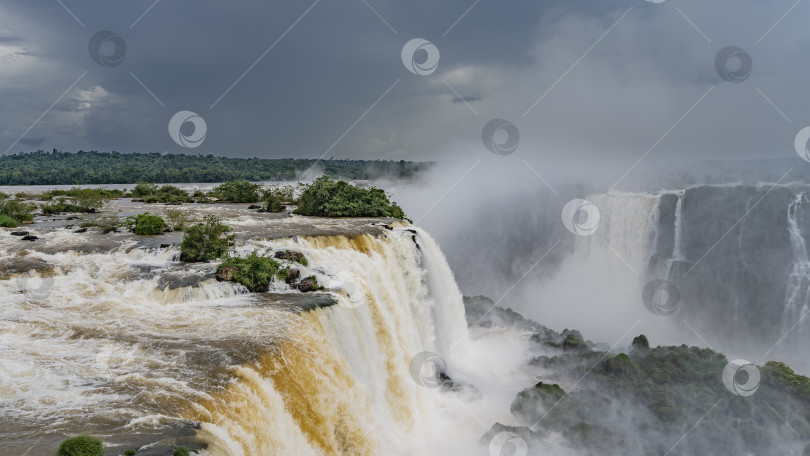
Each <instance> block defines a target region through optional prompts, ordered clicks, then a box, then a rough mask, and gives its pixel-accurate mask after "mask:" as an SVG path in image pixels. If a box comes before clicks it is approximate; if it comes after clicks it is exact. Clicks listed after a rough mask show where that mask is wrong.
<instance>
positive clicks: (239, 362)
mask: <svg viewBox="0 0 810 456" xmlns="http://www.w3.org/2000/svg"><path fill="white" fill-rule="evenodd" d="M10 239H11V238H9V237H2V238H0V244H2V245H0V247H4V246H5V245H6V244H3V243H4V242H7V241H8V242H11V241H13V240H14V239H11V240H10ZM8 245H11V244H8ZM281 249H295V250H298V251H301V252H303V253H304V255H305V256H306V258H307V259H308V265H307V266H303V265H297V267H299V268H300V269H301V273H302V276H315V277H316V278H317V280H318V283H319V284H322V285H324V286H325V287H326V288H327V291H326V292H321V293H320V294H318V293H316V294H314V295H310V294H307V295H303V294H301V293H300V292H297V291H292V290H289V289H288V288H286V287H285V286H284V284H283V283H281V282H278V283H274V284H272V286H271V287H270V288H271V292H270V293H259V294H250V293H247V290H245V289H244V287H242V286H241V285H238V284H234V283H230V282H217V281H214V280H213V279H211V278H210V277H211V274H212V272H213V268H214V266H215V265H213V264H198V265H186V264H181V263H178V262H177V255H178V251H177V249H174V248H169V249H144V248H136V247H135V246H134V245H132V244H125V245H122V246H121V247H120V248H117V249H114V250H112V251H106V252H96V253H88V252H77V251H59V252H54V253H48V252H47V249H43V251H28V252H27V254H28V255H29V256H30V257H32V258H33V259H32V261H34V260H35V261H38V262H41V263H42V264H47V265H49V266H48V269H41V270H40V271H39V272H31V273H25V274H16V275H15V274H12V275H7V276H4V277H2V278H0V298H2V300H3V303H4V305H5V306H6V307H5V308H4V312H3V318H2V319H0V329H2V331H0V349H2V350H3V351H4V357H3V358H2V360H0V399H1V400H2V402H0V411H2V412H3V414H4V416H5V415H8V416H13V420H14V422H15V423H17V424H15V427H14V428H12V429H11V430H8V429H6V430H4V429H0V438H2V439H3V441H4V442H6V444H7V448H11V449H15V451H16V449H19V451H20V452H24V451H25V449H26V445H27V444H28V443H30V442H31V441H36V440H37V439H36V437H38V436H39V435H41V432H42V425H43V423H48V427H49V432H50V433H53V434H54V435H55V436H54V437H53V438H51V437H49V439H51V441H50V443H49V444H50V446H48V448H52V447H53V445H54V444H55V442H56V441H57V440H58V439H59V438H60V437H59V436H63V435H70V434H72V433H77V432H87V433H93V434H96V435H100V436H102V437H103V438H105V440H108V439H109V441H111V442H112V443H110V445H112V446H111V448H121V449H123V448H125V447H129V446H131V442H132V440H129V441H127V439H128V438H129V439H132V438H135V436H143V437H142V439H143V440H142V442H143V443H149V442H154V441H155V440H154V438H153V437H149V436H161V438H164V440H165V439H168V440H166V441H167V442H185V441H188V439H190V438H194V439H196V440H195V441H196V442H202V443H203V444H204V445H205V446H206V449H205V450H204V452H205V453H204V454H207V455H212V456H214V455H216V456H240V455H255V454H273V455H324V454H330V455H331V454H340V455H354V454H412V455H416V454H420V455H421V454H445V453H447V452H449V451H453V450H454V449H459V448H465V449H466V450H465V451H468V452H476V451H482V450H481V449H480V448H481V447H480V446H479V443H478V440H479V438H480V436H481V435H482V434H483V433H484V432H485V431H486V430H488V429H487V428H481V427H480V426H481V425H480V423H481V422H482V421H483V422H485V423H493V422H495V421H500V422H509V420H510V419H511V414H510V413H509V403H510V401H511V399H512V398H513V397H514V395H515V394H516V393H517V391H520V390H521V389H522V388H525V387H526V386H527V385H528V384H531V382H532V381H533V377H532V376H531V375H530V374H524V373H520V374H519V375H518V374H514V375H512V374H509V372H513V371H514V370H515V369H516V368H515V366H518V365H523V364H522V363H525V361H526V358H525V357H526V356H529V355H528V354H527V353H526V354H524V353H523V350H524V349H525V348H526V347H525V345H524V343H525V342H524V340H523V339H522V338H521V339H520V340H519V341H518V342H515V340H516V338H514V337H512V338H505V336H504V335H503V334H496V335H495V336H492V337H494V338H491V339H487V340H486V341H484V340H483V339H482V340H476V339H471V338H470V335H469V334H468V330H467V324H466V321H465V317H464V307H463V301H462V296H461V293H460V291H459V290H458V287H457V286H456V284H455V281H454V278H453V274H452V272H451V270H450V268H449V266H448V265H447V262H446V261H445V258H444V255H443V254H442V252H441V251H440V249H439V247H438V245H437V244H436V243H435V242H434V240H433V239H432V238H431V237H430V236H429V235H428V234H427V233H425V232H424V231H423V230H421V229H418V228H414V227H411V226H410V225H404V224H403V225H397V226H395V227H394V228H393V229H392V230H386V231H385V232H383V233H382V234H376V235H372V234H358V233H355V234H345V235H344V234H341V235H331V236H327V235H323V236H315V237H304V236H298V237H292V238H283V239H274V240H258V239H251V240H249V241H246V242H244V243H242V244H240V245H239V246H238V247H237V253H239V254H247V253H250V252H252V251H259V252H262V253H268V254H269V253H271V252H272V251H276V250H281ZM22 276H24V277H25V281H24V282H25V283H23V285H24V286H23V287H22V288H25V290H23V292H22V293H20V292H19V291H17V290H18V289H20V288H21V287H20V281H19V280H18V279H19V277H22ZM46 283H47V285H48V286H47V287H44V286H42V287H41V284H46ZM45 288H47V290H46V289H45ZM40 289H41V291H42V293H41V294H40V295H36V294H35V293H34V292H35V291H37V290H40ZM326 293H328V296H331V297H332V298H333V299H335V300H336V302H337V304H335V305H327V306H321V307H312V306H310V305H309V304H307V305H304V304H300V303H301V302H306V303H309V302H310V301H302V300H308V299H315V297H316V296H318V295H321V296H327V294H326ZM301 306H304V307H301ZM302 309H306V310H302ZM510 337H511V336H510ZM504 344H505V345H508V350H503V351H501V348H499V347H502V345H504ZM509 344H511V345H509ZM424 352H429V353H433V354H435V355H436V356H438V357H440V358H441V360H442V361H441V364H442V367H443V372H442V374H443V375H446V376H447V377H448V378H449V379H452V382H453V383H452V384H453V387H452V388H450V389H448V387H443V388H430V387H426V386H423V384H422V383H420V381H419V380H420V379H419V378H414V370H413V366H411V363H412V360H413V359H414V358H415V357H416V358H417V359H418V356H417V355H420V354H422V353H424ZM504 354H507V356H504ZM518 358H519V359H518ZM498 366H502V367H503V369H504V371H505V372H506V373H507V374H506V375H505V376H501V377H499V379H500V380H499V384H497V385H494V384H488V382H489V383H492V382H491V380H490V379H489V375H490V374H491V369H493V368H497V367H498ZM416 372H417V373H418V374H419V375H422V371H420V370H419V366H417V370H416ZM425 375H430V374H429V373H427V374H425ZM510 375H511V376H510ZM505 379H506V380H505ZM509 379H511V380H509ZM510 381H511V382H512V383H510ZM504 382H505V383H504ZM505 385H506V386H505ZM492 392H494V393H493V394H490V393H492ZM488 397H491V398H492V399H491V400H490V399H488ZM493 404H497V406H496V405H493ZM87 410H91V412H82V411H87ZM470 410H474V411H475V414H474V415H471V412H470ZM77 413H82V416H83V418H82V423H81V426H80V427H79V424H80V423H77V422H76V421H75V419H73V418H72V417H74V416H75V415H76V414H77ZM4 419H5V418H4ZM448 423H456V425H455V426H451V427H452V429H451V430H449V431H448V429H447V426H448ZM487 426H488V425H487ZM113 428H114V429H119V431H117V432H115V433H112V434H110V433H109V430H110V429H113ZM120 429H123V430H124V431H120ZM5 432H11V433H12V434H5ZM448 436H450V437H448ZM139 438H141V437H139ZM150 439H151V440H150ZM122 440H123V441H124V442H126V443H115V442H116V441H118V442H120V441H122ZM48 442H49V440H44V441H43V443H48ZM149 444H151V443H149ZM115 445H121V446H120V447H116V446H115ZM125 445H126V446H125ZM43 451H45V450H43ZM116 451H117V450H116Z"/></svg>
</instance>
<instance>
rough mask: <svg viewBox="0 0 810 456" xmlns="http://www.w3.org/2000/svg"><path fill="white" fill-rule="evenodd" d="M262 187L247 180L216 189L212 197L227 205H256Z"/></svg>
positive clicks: (226, 183) (221, 185)
mask: <svg viewBox="0 0 810 456" xmlns="http://www.w3.org/2000/svg"><path fill="white" fill-rule="evenodd" d="M261 188H262V186H261V185H259V184H254V183H252V182H249V181H246V180H237V181H230V182H225V183H223V184H220V185H217V186H216V187H214V190H212V191H211V196H213V197H214V198H217V199H219V200H220V201H224V202H227V203H255V202H257V201H259V192H260V191H261Z"/></svg>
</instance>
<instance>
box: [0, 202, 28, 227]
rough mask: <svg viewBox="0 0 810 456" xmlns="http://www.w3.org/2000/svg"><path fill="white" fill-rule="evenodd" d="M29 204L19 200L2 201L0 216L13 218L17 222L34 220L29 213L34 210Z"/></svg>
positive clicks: (0, 203)
mask: <svg viewBox="0 0 810 456" xmlns="http://www.w3.org/2000/svg"><path fill="white" fill-rule="evenodd" d="M34 207H35V206H34V205H33V204H31V203H25V202H23V201H20V200H16V199H12V200H4V201H0V214H5V215H6V216H8V217H10V218H13V219H14V220H16V221H17V222H30V221H31V220H33V219H34V216H33V215H31V211H32V210H33V209H34Z"/></svg>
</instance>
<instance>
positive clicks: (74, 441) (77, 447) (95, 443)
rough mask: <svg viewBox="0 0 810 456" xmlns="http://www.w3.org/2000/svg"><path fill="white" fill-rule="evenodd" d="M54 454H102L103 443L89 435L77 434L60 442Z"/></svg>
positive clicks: (57, 455)
mask: <svg viewBox="0 0 810 456" xmlns="http://www.w3.org/2000/svg"><path fill="white" fill-rule="evenodd" d="M56 456H104V443H103V442H102V441H101V439H99V438H96V437H93V436H91V435H78V436H76V437H71V438H69V439H67V440H65V441H64V442H62V444H61V445H59V449H57V450H56Z"/></svg>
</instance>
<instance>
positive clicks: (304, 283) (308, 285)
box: [293, 277, 321, 293]
mask: <svg viewBox="0 0 810 456" xmlns="http://www.w3.org/2000/svg"><path fill="white" fill-rule="evenodd" d="M293 288H295V289H297V290H298V291H300V292H302V293H308V292H310V291H318V290H320V289H321V287H320V286H319V285H318V280H317V279H315V277H307V278H306V279H303V280H301V281H300V282H298V283H296V284H293Z"/></svg>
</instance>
